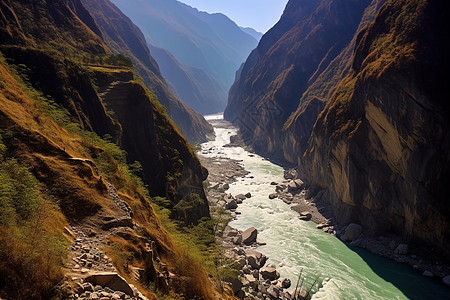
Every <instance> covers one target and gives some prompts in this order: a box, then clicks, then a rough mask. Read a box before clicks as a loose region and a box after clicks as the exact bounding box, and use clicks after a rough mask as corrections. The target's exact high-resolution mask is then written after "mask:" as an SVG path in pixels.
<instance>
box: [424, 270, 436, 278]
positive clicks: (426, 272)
mask: <svg viewBox="0 0 450 300" xmlns="http://www.w3.org/2000/svg"><path fill="white" fill-rule="evenodd" d="M422 275H423V276H425V277H430V278H431V277H434V274H433V273H432V272H430V271H428V270H426V271H424V272H423V273H422Z"/></svg>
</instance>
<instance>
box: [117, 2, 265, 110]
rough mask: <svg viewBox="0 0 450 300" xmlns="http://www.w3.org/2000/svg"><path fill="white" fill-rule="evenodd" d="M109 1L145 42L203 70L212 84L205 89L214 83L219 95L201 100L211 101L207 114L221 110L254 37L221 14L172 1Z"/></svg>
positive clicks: (252, 47)
mask: <svg viewBox="0 0 450 300" xmlns="http://www.w3.org/2000/svg"><path fill="white" fill-rule="evenodd" d="M112 2H113V3H114V4H116V5H117V6H118V7H119V8H120V9H121V10H122V11H123V12H124V13H125V14H127V15H128V16H129V17H130V18H131V19H132V20H133V22H134V23H136V24H137V25H138V26H139V27H140V28H141V30H142V31H143V32H144V34H145V37H146V38H147V40H148V42H149V43H151V44H152V45H154V46H156V47H158V48H162V49H166V50H168V51H169V52H170V53H171V54H172V55H173V56H174V57H175V58H176V59H177V60H179V61H180V62H182V63H183V64H185V65H188V66H194V67H196V68H200V69H202V70H203V71H204V72H206V73H207V74H208V77H209V78H212V79H213V80H214V81H215V85H214V86H212V87H209V88H210V89H211V88H214V87H215V86H218V87H219V89H217V90H215V93H218V94H219V95H220V98H219V99H208V98H206V99H202V101H206V102H209V101H212V103H214V104H215V106H214V110H210V111H208V112H209V113H211V112H219V111H223V109H224V108H225V106H226V99H227V92H228V89H229V87H230V85H231V84H232V82H233V79H234V74H235V71H236V70H237V69H238V68H239V66H240V65H241V63H242V62H243V61H244V60H245V58H246V57H247V55H248V53H250V51H252V50H253V49H254V48H255V47H256V45H257V41H256V39H255V38H253V37H252V36H250V35H248V34H247V33H245V32H244V31H242V30H241V29H240V28H239V27H238V26H237V25H236V24H235V23H234V22H233V21H231V20H230V19H229V18H227V17H226V16H224V15H223V14H208V13H205V12H199V11H198V10H197V9H194V8H192V7H190V6H188V5H185V4H184V3H181V2H179V1H176V0H166V1H159V0H137V1H133V2H130V1H124V0H114V1H112ZM161 63H162V61H161ZM194 75H195V74H194ZM196 80H198V81H203V80H202V78H201V77H196ZM172 83H174V82H172ZM206 84H207V83H203V85H206ZM176 88H177V89H178V87H176ZM204 92H205V93H207V91H204ZM218 100H222V101H223V102H218ZM204 106H205V107H207V106H208V104H207V103H205V104H204Z"/></svg>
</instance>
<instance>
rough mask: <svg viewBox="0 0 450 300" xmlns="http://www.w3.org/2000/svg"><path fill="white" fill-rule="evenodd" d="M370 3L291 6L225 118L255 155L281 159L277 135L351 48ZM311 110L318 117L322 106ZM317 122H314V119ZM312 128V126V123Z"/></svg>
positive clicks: (327, 0) (255, 56)
mask: <svg viewBox="0 0 450 300" xmlns="http://www.w3.org/2000/svg"><path fill="white" fill-rule="evenodd" d="M369 4H370V1H339V0H323V1H306V0H301V1H300V0H296V1H293V0H292V1H289V2H288V4H287V6H286V9H285V12H284V14H283V16H282V17H281V19H280V21H279V22H278V23H277V24H276V25H275V26H274V27H273V28H272V29H270V30H269V31H268V32H267V33H266V34H265V35H264V36H263V37H262V38H261V41H260V43H259V45H258V47H257V48H256V50H255V51H254V52H253V53H252V54H251V55H250V57H249V59H248V60H247V62H246V63H245V65H244V67H243V69H242V72H241V74H240V76H239V77H238V79H237V80H236V82H235V83H234V84H233V87H232V88H231V90H230V95H229V103H228V106H227V108H226V110H225V118H226V119H228V120H230V121H232V122H235V123H238V124H240V128H241V131H242V134H243V136H244V138H245V139H246V140H248V141H249V142H250V143H251V144H252V145H253V146H254V148H255V149H256V150H258V151H262V152H268V153H272V154H273V155H281V154H282V149H281V147H282V144H283V141H282V140H280V137H281V136H280V134H279V132H280V131H281V129H282V128H283V124H284V123H285V122H286V121H287V119H288V118H289V116H290V115H291V114H292V113H293V112H295V110H296V109H297V107H298V106H299V100H300V98H301V97H302V94H303V93H304V92H305V91H306V90H307V88H308V87H309V85H310V84H311V82H313V81H314V80H315V77H316V76H318V75H319V74H321V73H322V72H323V71H324V70H325V68H327V67H328V65H329V64H330V63H331V62H332V61H333V60H334V59H335V58H336V57H337V56H338V55H339V54H340V53H341V52H342V50H343V49H344V48H345V47H347V46H348V44H349V43H350V41H351V39H352V38H353V36H354V34H355V31H356V30H357V28H358V26H359V24H360V22H361V18H362V16H363V13H364V10H365V8H366V7H367V6H368V5H369ZM315 106H316V107H311V109H312V110H313V111H316V114H317V113H318V111H320V109H321V107H320V106H323V104H321V103H317V104H316V105H315ZM313 119H314V118H313ZM308 122H309V123H314V120H312V121H311V120H308Z"/></svg>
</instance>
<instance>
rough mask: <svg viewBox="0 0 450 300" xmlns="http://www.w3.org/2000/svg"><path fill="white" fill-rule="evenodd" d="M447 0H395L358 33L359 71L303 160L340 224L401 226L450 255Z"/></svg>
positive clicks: (342, 87)
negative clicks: (331, 206) (445, 1)
mask: <svg viewBox="0 0 450 300" xmlns="http://www.w3.org/2000/svg"><path fill="white" fill-rule="evenodd" d="M445 7H446V4H445V3H444V1H437V2H436V1H395V0H392V1H388V2H387V3H386V5H385V6H384V7H383V8H382V9H381V11H380V13H379V14H378V16H377V18H376V20H375V22H373V23H372V24H371V25H370V26H368V27H366V28H365V29H364V30H363V31H361V32H360V34H359V35H358V39H357V41H356V45H357V46H356V49H355V51H354V54H353V61H352V65H351V69H350V71H349V73H348V74H347V76H345V78H344V79H343V80H342V82H341V83H340V84H339V86H338V88H337V91H336V93H335V94H334V95H333V97H331V99H330V101H329V102H328V103H327V106H326V107H325V109H324V111H323V112H322V113H321V114H320V116H319V118H318V120H317V122H316V125H315V127H314V130H313V133H312V135H311V139H310V141H309V145H308V149H307V151H306V152H305V156H304V158H303V159H301V163H300V165H301V167H302V169H303V170H304V171H305V176H306V178H309V179H310V182H311V183H313V184H315V185H317V186H319V187H321V188H324V189H326V191H327V194H328V195H327V198H328V199H330V200H331V202H332V203H333V207H334V209H335V211H336V218H337V220H338V222H342V223H345V222H352V221H357V222H360V223H361V224H363V225H364V226H366V228H368V229H369V230H371V231H372V233H375V234H377V233H381V232H385V231H394V232H397V233H400V234H402V235H403V236H404V237H406V238H410V239H413V240H415V241H420V242H421V243H424V244H426V245H431V246H432V247H434V248H435V249H438V250H439V251H440V252H441V253H443V254H444V255H447V256H449V254H450V253H449V251H448V249H449V245H450V244H449V243H450V240H449V237H450V205H449V202H448V200H447V197H448V193H449V192H450V191H449V187H448V184H447V180H446V178H447V176H448V174H449V159H450V156H449V153H450V152H449V146H450V144H449V141H450V140H449V131H448V130H449V119H448V113H449V104H448V101H446V100H445V97H446V96H445V95H447V94H448V87H449V83H450V78H449V76H448V74H447V70H448V67H449V66H448V62H447V60H446V58H445V57H446V53H448V50H449V46H448V43H447V42H446V40H445V36H448V34H449V28H450V27H449V23H448V18H447V17H446V16H445V15H444V14H443V13H442V12H443V11H445Z"/></svg>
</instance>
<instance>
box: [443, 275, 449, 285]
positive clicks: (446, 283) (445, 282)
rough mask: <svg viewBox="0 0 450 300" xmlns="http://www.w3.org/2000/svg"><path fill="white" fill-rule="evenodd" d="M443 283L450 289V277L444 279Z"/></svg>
mask: <svg viewBox="0 0 450 300" xmlns="http://www.w3.org/2000/svg"><path fill="white" fill-rule="evenodd" d="M442 282H443V283H444V284H445V285H446V286H449V287H450V275H448V276H445V277H444V278H442Z"/></svg>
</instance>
